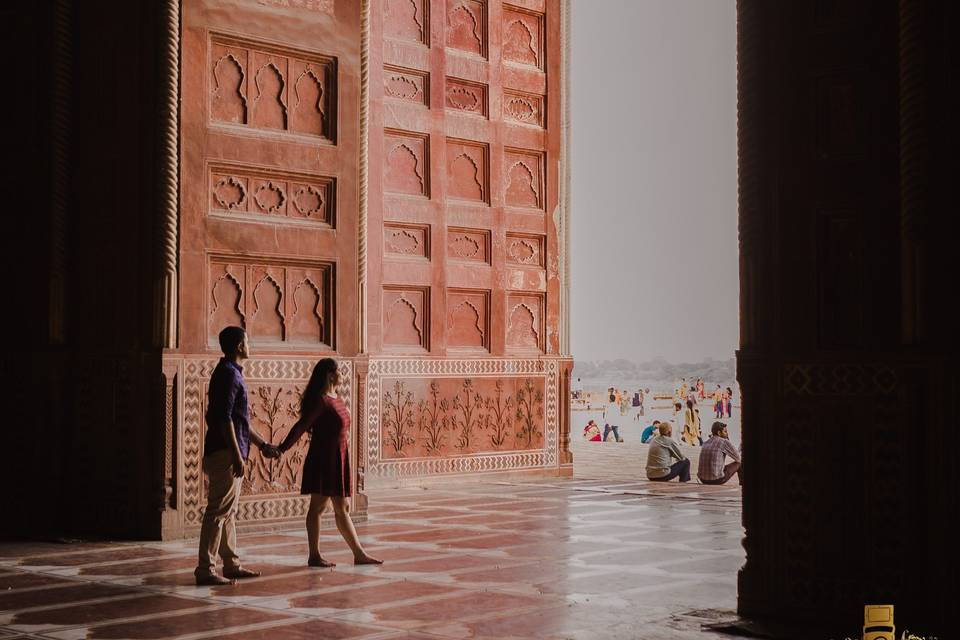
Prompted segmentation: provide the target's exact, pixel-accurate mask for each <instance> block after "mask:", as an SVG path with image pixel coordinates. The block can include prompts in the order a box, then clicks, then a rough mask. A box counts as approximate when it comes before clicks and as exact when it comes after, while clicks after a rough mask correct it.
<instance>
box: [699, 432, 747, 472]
mask: <svg viewBox="0 0 960 640" xmlns="http://www.w3.org/2000/svg"><path fill="white" fill-rule="evenodd" d="M710 434H711V435H710V439H709V440H707V441H706V442H704V443H703V447H702V448H701V449H700V462H699V464H698V465H697V477H698V478H699V479H700V482H702V483H703V484H726V482H727V480H729V479H730V478H732V477H733V476H734V474H736V476H737V480H738V481H739V480H740V466H741V463H740V453H739V452H737V449H736V447H734V446H733V443H731V442H730V434H729V433H727V425H725V424H724V423H722V422H714V423H713V426H712V427H710ZM726 456H730V457H731V458H732V459H733V462H730V463H728V464H726V465H724V464H723V463H724V461H725V460H726ZM740 484H743V482H740Z"/></svg>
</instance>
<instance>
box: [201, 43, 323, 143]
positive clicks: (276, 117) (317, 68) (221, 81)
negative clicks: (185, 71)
mask: <svg viewBox="0 0 960 640" xmlns="http://www.w3.org/2000/svg"><path fill="white" fill-rule="evenodd" d="M210 52H211V56H210V60H211V63H210V64H211V69H210V73H211V81H210V117H211V119H212V120H213V121H214V122H223V123H228V124H234V125H243V126H249V127H252V128H257V129H264V130H274V131H284V132H292V133H298V134H303V135H310V136H316V137H319V138H324V139H326V140H330V141H333V140H334V139H335V130H336V129H335V115H336V111H337V105H336V79H337V73H336V60H335V59H334V58H332V57H328V56H322V55H318V54H315V53H310V52H306V51H298V50H293V49H286V48H281V47H276V46H274V45H272V44H268V43H261V42H255V41H251V40H246V39H242V38H236V37H233V36H227V35H222V34H213V35H211V42H210Z"/></svg>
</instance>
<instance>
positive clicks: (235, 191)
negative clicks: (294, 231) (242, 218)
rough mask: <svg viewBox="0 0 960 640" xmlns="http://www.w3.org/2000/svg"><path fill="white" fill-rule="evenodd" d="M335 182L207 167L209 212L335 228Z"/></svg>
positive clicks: (280, 173) (279, 173)
mask: <svg viewBox="0 0 960 640" xmlns="http://www.w3.org/2000/svg"><path fill="white" fill-rule="evenodd" d="M335 193H336V181H335V179H334V178H330V177H326V176H315V175H308V174H298V173H290V172H279V171H263V170H259V169H253V168H250V167H243V166H239V165H228V164H217V165H211V167H210V210H211V212H212V213H214V214H226V213H237V214H250V215H253V216H256V215H258V214H259V215H263V216H271V217H278V216H279V217H284V218H287V219H290V220H302V221H308V222H316V223H319V224H321V225H323V226H328V227H332V226H334V212H335V200H336V197H335Z"/></svg>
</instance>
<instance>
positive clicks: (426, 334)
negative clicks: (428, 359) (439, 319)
mask: <svg viewBox="0 0 960 640" xmlns="http://www.w3.org/2000/svg"><path fill="white" fill-rule="evenodd" d="M382 308H383V347H384V349H385V350H387V351H393V352H398V353H423V352H426V351H429V350H430V289H429V288H428V287H418V286H405V285H388V286H384V288H383V304H382Z"/></svg>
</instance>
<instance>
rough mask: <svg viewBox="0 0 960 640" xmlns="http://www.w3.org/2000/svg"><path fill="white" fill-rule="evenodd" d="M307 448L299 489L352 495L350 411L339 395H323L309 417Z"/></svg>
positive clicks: (323, 494)
mask: <svg viewBox="0 0 960 640" xmlns="http://www.w3.org/2000/svg"><path fill="white" fill-rule="evenodd" d="M311 422H312V424H311V425H310V427H311V436H310V449H309V450H308V451H307V457H306V459H305V460H304V461H303V481H302V482H301V484H300V493H302V494H307V493H319V494H320V495H322V496H351V495H353V487H352V485H351V481H350V478H351V475H350V452H349V449H348V448H347V445H348V444H349V441H350V414H349V413H347V408H346V406H344V404H343V402H342V401H341V400H340V399H339V398H331V397H330V396H323V398H322V399H321V400H320V404H319V406H318V407H317V410H316V411H315V417H314V419H313V420H312V421H311Z"/></svg>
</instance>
